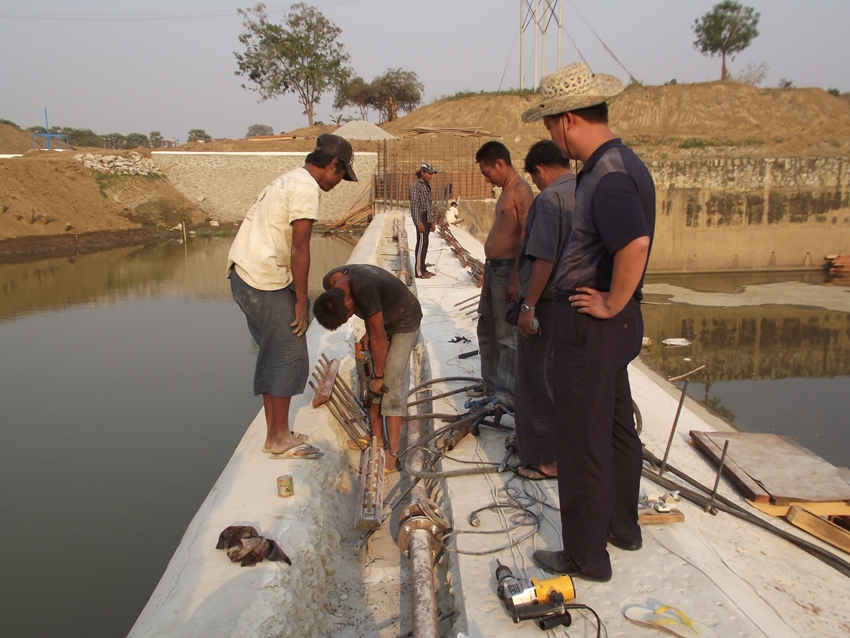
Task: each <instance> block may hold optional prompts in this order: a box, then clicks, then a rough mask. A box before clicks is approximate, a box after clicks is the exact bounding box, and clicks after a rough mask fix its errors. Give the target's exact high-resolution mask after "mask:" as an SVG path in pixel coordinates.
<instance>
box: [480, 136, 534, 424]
mask: <svg viewBox="0 0 850 638" xmlns="http://www.w3.org/2000/svg"><path fill="white" fill-rule="evenodd" d="M475 161H476V162H478V168H479V170H480V171H481V174H482V175H484V179H486V180H487V183H488V184H492V185H493V186H498V187H499V188H501V189H502V192H501V194H500V195H499V198H498V199H497V200H496V213H495V217H494V219H493V225H492V226H491V227H490V232H489V234H488V235H487V241H486V242H485V243H484V257H485V261H484V281H483V283H482V286H481V300H480V301H479V303H478V314H479V318H478V349H479V351H480V352H481V376H482V378H483V379H484V390H485V392H486V393H487V395H488V396H496V397H498V399H499V400H500V401H501V402H502V403H503V404H504V405H505V406H506V407H507V408H508V409H509V410H513V405H514V379H515V366H516V336H517V329H516V326H512V325H511V324H509V323H508V322H507V321H505V312H506V311H507V309H508V305H509V303H510V302H512V301H516V300H517V299H518V298H519V275H518V271H517V262H518V257H519V249H520V246H522V237H523V229H524V228H525V216H526V215H527V214H528V207H529V206H530V205H531V200H532V199H534V196H533V194H532V192H531V186H529V185H528V182H526V181H525V180H524V179H522V178H521V177H520V176H519V174H518V173H517V172H516V170H515V169H514V167H513V166H512V165H511V154H510V152H509V151H508V149H507V147H506V146H505V145H504V144H502V143H501V142H496V141H493V140H491V141H489V142H485V143H484V144H483V145H482V146H481V148H479V149H478V152H477V153H476V154H475Z"/></svg>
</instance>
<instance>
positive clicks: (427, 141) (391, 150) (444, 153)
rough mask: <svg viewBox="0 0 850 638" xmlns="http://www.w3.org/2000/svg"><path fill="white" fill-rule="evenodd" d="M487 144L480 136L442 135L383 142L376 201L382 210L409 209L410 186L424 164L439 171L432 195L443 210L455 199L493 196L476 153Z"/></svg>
mask: <svg viewBox="0 0 850 638" xmlns="http://www.w3.org/2000/svg"><path fill="white" fill-rule="evenodd" d="M485 141H486V140H485V139H484V138H482V137H480V136H477V135H463V136H460V135H451V134H440V133H434V134H428V135H417V136H416V137H408V138H404V139H399V140H383V142H381V143H380V144H379V146H378V170H377V172H376V174H375V188H374V192H373V194H372V197H373V200H374V201H375V202H376V203H377V204H378V207H379V210H381V209H385V208H407V206H408V193H409V190H410V185H411V184H412V183H413V182H414V181H415V180H416V171H418V170H419V167H420V166H421V165H422V164H423V163H424V162H428V163H429V164H431V165H432V166H433V167H434V168H435V169H436V171H437V173H436V174H435V175H434V177H433V179H432V180H431V193H432V195H433V199H434V202H435V203H436V204H437V206H438V207H439V208H440V209H441V210H445V208H447V207H448V203H449V202H450V201H452V200H457V199H461V198H466V199H483V198H487V197H492V196H493V193H492V188H491V186H490V185H489V184H488V183H487V181H486V180H485V179H484V176H483V175H482V174H481V172H480V171H479V170H478V164H477V163H476V162H475V153H476V151H478V149H479V147H480V146H481V145H482V144H483V143H484V142H485Z"/></svg>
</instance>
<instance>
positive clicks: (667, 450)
mask: <svg viewBox="0 0 850 638" xmlns="http://www.w3.org/2000/svg"><path fill="white" fill-rule="evenodd" d="M688 381H689V379H685V384H684V385H683V386H682V396H681V397H680V398H679V407H678V408H676V418H674V419H673V427H672V428H671V429H670V438H669V439H667V447H666V448H665V450H664V458H663V459H661V465H660V466H659V468H658V476H661V475H662V474H664V468H665V467H667V457H668V456H669V455H670V448H671V447H672V446H673V437H674V436H675V434H676V426H677V425H678V424H679V415H680V414H681V413H682V405H683V404H684V403H685V395H686V394H687V393H688Z"/></svg>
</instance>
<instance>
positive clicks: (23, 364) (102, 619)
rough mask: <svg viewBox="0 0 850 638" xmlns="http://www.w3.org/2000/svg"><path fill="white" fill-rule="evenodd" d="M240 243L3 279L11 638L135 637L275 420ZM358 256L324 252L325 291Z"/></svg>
mask: <svg viewBox="0 0 850 638" xmlns="http://www.w3.org/2000/svg"><path fill="white" fill-rule="evenodd" d="M231 241H232V239H207V240H200V239H199V240H193V241H192V242H190V244H189V246H188V254H184V249H183V247H182V246H181V245H179V244H176V243H168V244H161V245H157V246H147V247H135V248H121V249H115V250H110V251H105V252H101V253H96V254H91V255H81V256H78V257H74V258H52V259H45V260H40V261H32V262H26V263H20V264H4V265H0V362H2V364H0V432H2V435H3V442H2V445H0V486H2V487H0V520H2V521H4V523H5V525H6V526H7V532H12V533H11V534H10V535H9V540H10V541H11V543H12V545H13V546H14V547H12V546H9V545H7V551H6V552H4V559H3V566H2V568H0V594H2V595H1V596H0V628H2V630H0V634H2V635H5V636H27V637H28V638H29V637H42V636H44V637H53V636H63V637H69V638H71V637H81V638H83V637H85V638H90V637H91V636H124V635H126V634H127V632H128V631H129V630H130V628H131V627H132V625H133V622H134V621H135V619H136V617H137V616H138V614H139V613H140V612H141V610H142V607H144V605H145V603H146V602H147V599H148V597H149V596H150V594H151V592H152V591H153V589H154V587H155V586H156V583H157V582H158V581H159V578H160V577H161V575H162V573H163V571H164V570H165V566H166V565H167V564H168V561H169V560H170V558H171V555H172V554H173V552H174V549H175V548H176V546H177V544H178V543H179V541H180V538H181V537H182V535H183V532H184V531H185V529H186V527H187V526H188V524H189V521H190V520H191V519H192V517H193V516H194V515H195V512H196V511H197V509H198V507H199V506H200V504H201V502H202V501H203V499H204V498H205V497H206V495H207V493H208V492H209V490H210V488H211V487H212V485H213V483H214V482H215V480H216V478H217V477H218V475H219V474H220V472H221V470H222V469H223V468H224V466H225V465H226V463H227V461H228V459H229V458H230V456H231V454H232V452H233V450H234V448H235V447H236V444H237V443H238V442H239V440H240V439H241V438H242V435H243V434H244V432H245V429H246V428H247V426H248V425H249V423H250V422H251V421H252V419H253V418H254V416H255V415H256V414H257V411H258V410H259V409H260V407H261V405H262V402H261V401H260V400H259V399H257V398H255V397H254V396H253V394H252V390H251V383H252V375H253V366H254V360H255V352H256V346H255V344H254V343H253V341H252V339H251V337H250V334H249V333H248V330H247V327H246V325H245V319H244V317H243V315H242V313H241V311H240V310H239V308H238V307H237V306H236V304H235V303H234V302H233V301H232V300H231V298H230V289H229V282H228V281H227V279H225V278H224V266H225V262H226V257H227V251H228V249H229V246H230V243H231ZM351 249H352V245H351V244H350V243H348V242H345V241H343V240H340V239H333V238H322V237H319V236H314V237H313V243H312V253H313V264H312V269H311V271H312V272H311V274H312V276H311V291H312V294H314V295H315V292H316V291H317V290H319V289H320V286H321V276H322V275H323V274H324V273H325V272H326V271H327V270H329V269H330V268H332V267H335V266H337V265H340V264H343V263H345V262H346V260H347V259H348V256H349V254H350V253H351ZM311 354H314V353H311Z"/></svg>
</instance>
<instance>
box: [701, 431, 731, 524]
mask: <svg viewBox="0 0 850 638" xmlns="http://www.w3.org/2000/svg"><path fill="white" fill-rule="evenodd" d="M727 452H729V439H726V443H724V444H723V456H721V457H720V465H719V466H718V468H717V477H716V478H715V479H714V489H713V490H711V498H710V499H709V501H708V503H706V506H705V511H706V512H708V511H709V510H713V509H714V501H715V499H716V498H717V488H718V487H719V485H720V477H721V475H722V474H723V466H724V465H726V454H727Z"/></svg>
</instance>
